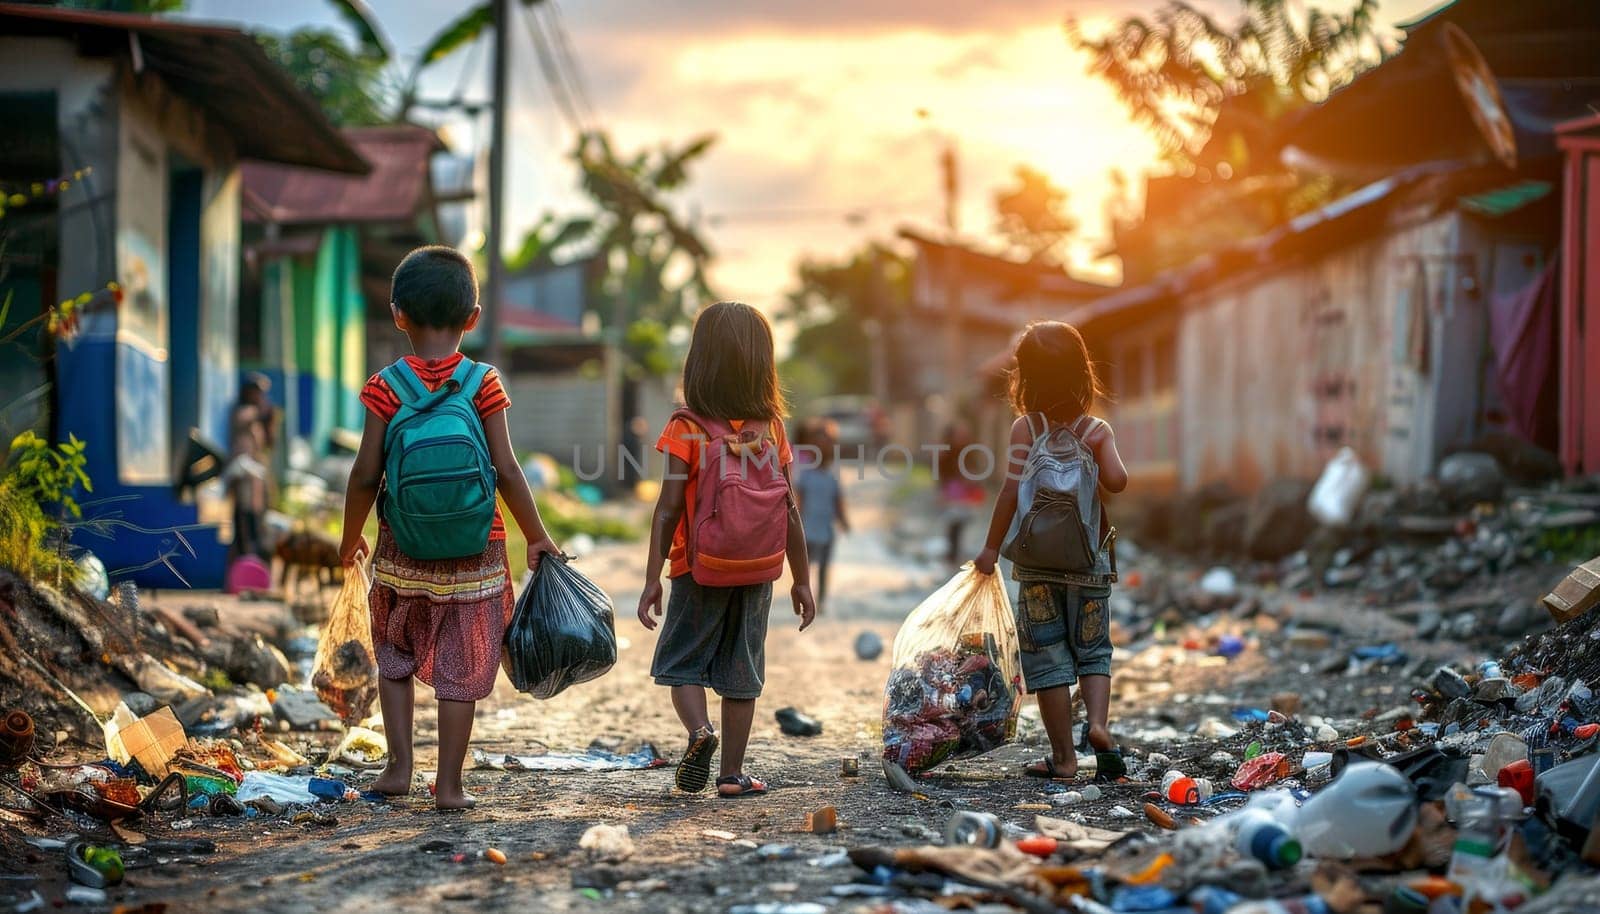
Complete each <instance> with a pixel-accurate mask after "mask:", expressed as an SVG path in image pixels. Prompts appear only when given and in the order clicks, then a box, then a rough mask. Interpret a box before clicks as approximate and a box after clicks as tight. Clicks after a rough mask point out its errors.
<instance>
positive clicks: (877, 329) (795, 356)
mask: <svg viewBox="0 0 1600 914" xmlns="http://www.w3.org/2000/svg"><path fill="white" fill-rule="evenodd" d="M796 278H797V280H798V285H797V286H796V287H795V288H794V290H793V291H791V292H790V293H789V295H788V298H787V301H786V302H785V303H784V307H783V309H782V311H781V312H780V313H779V317H780V318H781V319H783V320H787V321H790V322H792V323H793V324H794V325H795V327H796V333H795V337H794V343H793V347H792V349H791V354H790V357H789V363H790V367H791V368H792V369H793V370H788V371H786V372H785V377H786V378H789V379H790V381H791V383H796V382H802V383H803V386H810V387H815V388H816V389H815V390H807V391H804V393H806V394H808V395H812V396H821V395H825V394H839V393H847V394H865V393H874V392H875V391H873V390H872V366H871V364H870V363H869V359H870V358H887V357H888V354H887V352H886V348H885V347H883V346H879V345H876V344H875V340H877V341H886V338H885V336H884V334H886V333H887V331H888V329H889V328H890V327H891V326H892V325H893V324H895V323H896V321H897V319H898V318H899V317H900V316H901V315H903V314H904V313H905V312H906V310H907V309H908V308H909V307H910V301H911V262H910V260H909V259H907V258H906V257H905V256H903V255H902V254H900V253H898V252H896V251H894V250H892V249H891V248H889V247H886V246H885V245H883V244H881V243H878V242H875V241H874V242H869V243H868V244H866V245H865V246H864V247H862V248H861V249H860V250H858V251H855V252H853V253H851V254H847V255H845V256H844V257H842V258H839V259H837V260H820V259H807V260H804V261H802V262H801V264H800V266H799V268H798V272H797V277H796ZM863 353H869V354H870V355H869V356H868V357H867V358H863V357H862V354H863ZM891 361H892V360H891Z"/></svg>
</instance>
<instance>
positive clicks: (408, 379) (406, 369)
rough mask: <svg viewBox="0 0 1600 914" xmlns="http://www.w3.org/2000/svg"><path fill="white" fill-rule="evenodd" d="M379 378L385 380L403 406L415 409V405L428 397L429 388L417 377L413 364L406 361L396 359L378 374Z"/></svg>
mask: <svg viewBox="0 0 1600 914" xmlns="http://www.w3.org/2000/svg"><path fill="white" fill-rule="evenodd" d="M378 377H380V378H383V380H384V382H385V383H387V384H388V385H389V389H390V390H391V391H393V392H394V395H395V397H396V398H397V399H398V400H399V401H400V405H401V406H410V407H413V408H415V404H416V403H417V402H418V401H419V400H422V399H423V398H425V397H427V396H428V388H427V387H426V386H424V385H423V383H422V379H421V378H419V377H417V372H416V370H415V369H413V368H412V367H411V363H409V362H407V361H406V360H405V359H403V358H402V359H396V360H395V361H394V362H393V363H392V364H390V365H389V366H388V367H387V368H385V369H383V370H382V371H380V372H378Z"/></svg>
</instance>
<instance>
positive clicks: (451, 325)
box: [389, 244, 478, 330]
mask: <svg viewBox="0 0 1600 914" xmlns="http://www.w3.org/2000/svg"><path fill="white" fill-rule="evenodd" d="M389 300H390V301H392V302H394V306H395V307H396V308H399V309H400V313H402V314H404V315H405V316H406V317H408V318H410V319H411V321H412V322H413V323H416V324H418V325H419V326H423V327H433V328H436V329H440V330H454V329H457V328H459V327H462V326H465V325H466V323H467V318H469V317H471V316H472V309H473V308H476V307H477V306H478V277H477V276H476V275H474V273H473V271H472V261H470V260H468V259H467V255H465V254H463V253H461V252H460V251H458V250H456V249H455V248H452V247H446V246H445V245H442V244H430V245H428V246H427V247H420V248H417V249H416V250H414V251H412V252H411V253H409V254H407V255H406V256H405V259H404V260H402V261H400V266H398V267H396V268H395V271H394V280H393V285H392V286H391V291H390V293H389Z"/></svg>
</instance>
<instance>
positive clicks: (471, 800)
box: [433, 786, 478, 811]
mask: <svg viewBox="0 0 1600 914" xmlns="http://www.w3.org/2000/svg"><path fill="white" fill-rule="evenodd" d="M476 805H478V798H477V797H475V796H473V795H472V794H470V793H467V792H466V791H465V790H463V789H461V788H459V787H457V788H453V789H449V790H446V789H444V788H441V787H438V786H435V788H434V794H433V808H434V809H443V810H452V811H454V810H464V809H471V808H472V807H474V806H476Z"/></svg>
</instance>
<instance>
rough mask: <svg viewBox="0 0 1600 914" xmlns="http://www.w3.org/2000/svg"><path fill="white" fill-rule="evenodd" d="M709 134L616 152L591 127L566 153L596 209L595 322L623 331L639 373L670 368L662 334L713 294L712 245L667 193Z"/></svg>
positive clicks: (685, 175) (681, 180)
mask: <svg viewBox="0 0 1600 914" xmlns="http://www.w3.org/2000/svg"><path fill="white" fill-rule="evenodd" d="M715 139H716V138H715V137H714V136H710V135H707V136H702V137H699V138H697V139H693V140H690V141H689V142H687V143H685V144H683V145H682V146H678V147H676V148H674V147H672V146H666V145H663V146H661V147H659V148H657V149H648V150H644V151H641V152H636V153H633V154H631V155H621V154H619V153H618V152H617V151H616V149H615V148H614V147H613V146H612V144H611V140H610V138H609V137H608V136H607V135H606V134H605V133H604V132H603V131H591V132H588V133H585V134H583V135H582V136H580V137H579V138H578V143H577V146H576V148H575V149H574V150H573V152H572V158H573V161H575V162H576V163H577V165H578V169H579V173H580V176H581V183H582V186H583V190H584V192H585V193H586V194H587V195H588V196H589V198H590V200H592V201H593V203H594V207H595V213H594V214H593V216H592V218H590V219H589V222H590V224H589V226H588V227H587V228H588V234H589V236H590V239H591V244H592V245H593V249H594V251H595V252H596V256H597V257H598V258H599V259H600V261H601V265H602V270H601V275H600V278H599V280H598V283H599V285H598V288H597V289H596V295H595V296H594V299H593V300H594V301H595V303H596V310H597V311H598V313H599V317H600V321H601V326H603V327H606V328H609V329H613V330H617V331H619V332H620V333H621V334H622V336H623V339H624V341H625V349H626V350H627V352H628V355H629V357H630V358H631V359H632V361H633V364H634V367H635V368H636V369H637V370H638V372H639V373H642V374H644V375H654V376H660V375H661V374H664V373H666V372H668V371H670V370H671V359H670V357H668V355H667V351H666V340H667V333H668V332H669V331H671V329H672V328H674V327H677V326H683V325H687V324H688V323H689V322H690V321H691V320H692V319H693V317H694V314H695V313H696V312H697V311H698V310H699V309H700V308H701V307H702V306H703V305H706V304H709V303H710V302H711V301H713V300H714V299H715V298H716V296H715V294H714V293H713V292H712V290H711V284H710V282H709V281H708V280H707V278H706V267H707V266H708V265H709V264H710V262H711V256H712V255H711V248H710V246H709V245H708V244H707V243H706V241H705V239H704V238H702V237H701V235H700V232H699V229H698V228H696V227H695V226H693V225H691V224H690V223H689V222H688V221H686V220H685V219H684V218H682V217H681V216H679V215H678V214H677V213H675V212H674V211H673V208H672V205H671V202H670V201H669V199H668V195H670V194H671V193H672V192H674V191H677V190H680V189H682V188H683V186H684V185H685V184H687V183H688V180H689V168H690V167H691V166H692V165H693V164H694V163H695V162H696V161H697V160H699V159H700V158H701V157H703V156H704V155H705V154H706V152H707V151H709V150H710V148H711V144H712V143H713V142H715ZM557 234H558V236H559V234H560V233H557Z"/></svg>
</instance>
